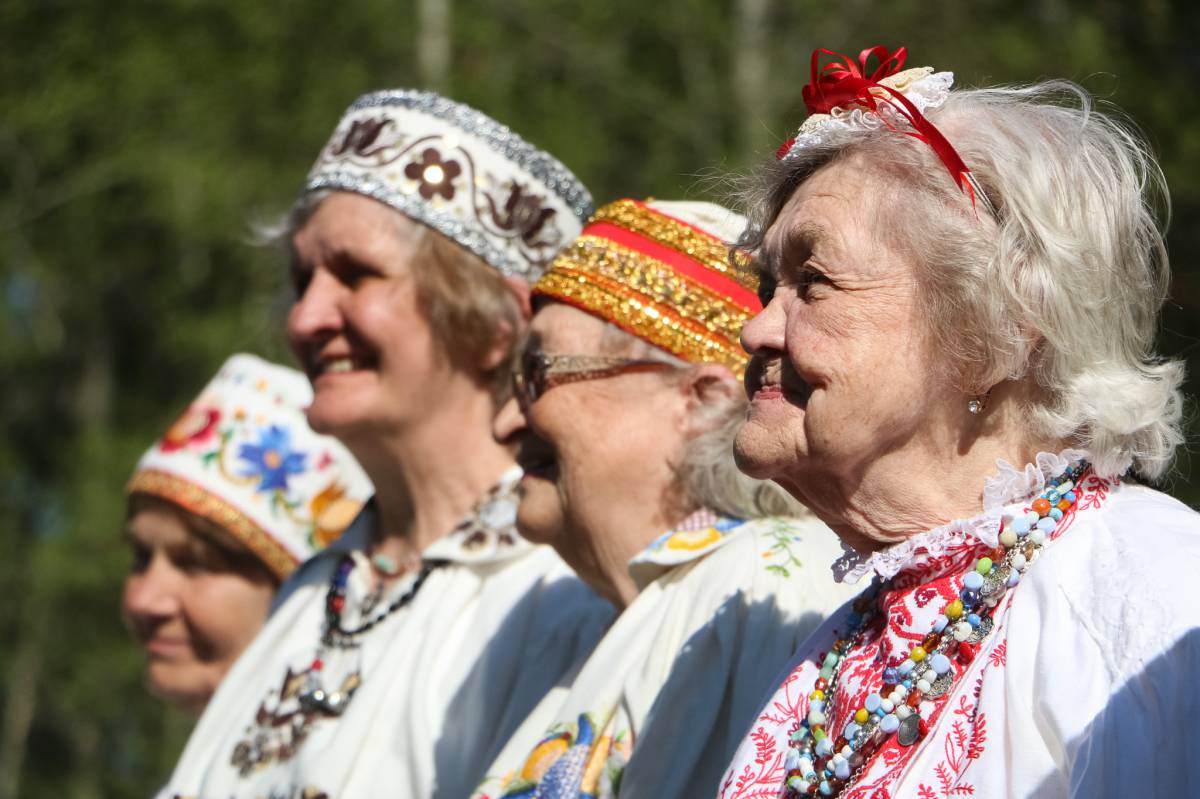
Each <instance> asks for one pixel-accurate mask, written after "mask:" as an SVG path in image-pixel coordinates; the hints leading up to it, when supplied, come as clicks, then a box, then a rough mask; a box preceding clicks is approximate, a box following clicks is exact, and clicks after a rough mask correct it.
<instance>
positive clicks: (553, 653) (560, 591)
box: [160, 471, 612, 799]
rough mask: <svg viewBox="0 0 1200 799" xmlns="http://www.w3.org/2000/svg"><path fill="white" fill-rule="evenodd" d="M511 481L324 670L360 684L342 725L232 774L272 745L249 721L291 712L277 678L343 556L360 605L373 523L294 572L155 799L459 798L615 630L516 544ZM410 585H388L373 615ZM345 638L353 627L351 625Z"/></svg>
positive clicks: (288, 667)
mask: <svg viewBox="0 0 1200 799" xmlns="http://www.w3.org/2000/svg"><path fill="white" fill-rule="evenodd" d="M517 477H519V471H517V472H516V473H515V474H512V473H510V474H507V475H506V476H505V479H504V481H503V483H502V485H504V486H505V487H506V490H507V491H508V492H509V493H508V494H506V495H505V500H506V501H505V504H496V503H493V504H491V505H490V506H481V507H480V508H478V509H477V511H476V513H475V514H474V515H473V519H472V520H471V522H470V523H464V524H462V525H459V527H458V528H456V529H455V531H453V532H452V533H450V534H449V535H447V536H446V537H444V538H442V539H441V540H439V541H438V542H436V543H435V544H433V545H432V546H431V547H430V548H429V549H427V550H426V552H425V553H424V557H425V559H426V561H427V562H428V561H433V560H444V561H446V562H447V563H446V565H444V566H442V567H441V568H438V569H436V570H434V571H433V572H432V573H431V574H430V576H429V577H428V579H427V580H426V582H425V583H424V585H423V586H422V587H421V588H420V590H419V591H418V592H417V594H416V595H415V597H414V599H413V600H412V602H411V603H410V604H408V605H407V606H405V607H403V608H401V609H400V610H398V611H396V612H395V613H393V614H391V616H389V617H388V618H387V619H386V620H384V621H383V622H381V623H380V624H379V625H378V626H376V627H375V628H373V629H372V630H370V631H369V632H367V633H366V634H365V635H364V636H363V637H362V639H361V640H362V646H361V648H359V649H357V650H342V651H339V652H336V653H334V654H332V655H329V656H327V657H326V661H327V662H325V663H324V667H323V671H322V679H323V681H324V683H325V685H326V686H327V687H333V688H336V687H337V686H339V685H341V684H342V679H343V677H344V676H345V675H347V674H349V673H351V672H353V670H354V669H355V668H357V669H358V670H359V671H360V672H361V675H362V683H361V685H360V686H359V687H358V689H357V692H356V693H355V694H354V695H353V697H352V699H351V701H350V702H349V705H348V707H347V709H346V710H345V712H344V714H343V715H342V716H340V717H335V718H321V719H319V720H317V721H315V722H314V723H313V724H312V726H311V727H310V728H309V729H310V732H309V734H308V736H307V738H306V739H305V740H303V742H302V743H301V744H300V746H299V748H298V751H297V752H296V753H295V754H294V755H292V756H291V757H287V758H272V759H271V760H270V761H269V762H266V763H263V764H262V765H261V766H260V767H258V768H255V769H252V770H250V771H249V773H247V774H241V773H239V770H238V768H237V767H235V765H234V764H233V758H234V754H235V752H237V751H239V745H241V746H242V749H243V752H244V749H245V745H246V744H253V743H254V739H255V736H256V735H257V734H264V735H266V736H267V737H268V740H271V741H274V740H276V737H274V736H276V734H277V733H279V732H280V731H281V730H282V729H286V725H284V727H282V728H274V727H272V726H271V724H270V723H269V722H268V723H266V724H263V723H257V724H256V721H255V719H256V714H259V712H260V708H261V709H262V710H263V711H265V712H267V713H269V714H276V715H277V716H279V715H283V714H285V713H287V712H289V711H295V710H298V709H299V707H300V706H299V702H298V700H297V698H296V696H295V695H296V693H297V691H296V690H295V689H296V685H297V683H298V680H295V679H294V680H292V684H291V686H289V687H290V688H291V689H292V690H288V691H281V686H283V685H284V684H285V682H286V676H288V675H292V676H294V675H297V674H300V673H302V672H305V671H306V670H307V669H308V668H309V665H310V663H311V662H312V660H313V657H314V655H315V654H316V651H317V646H318V638H319V635H320V631H321V629H322V621H323V618H324V610H325V602H326V592H327V591H328V586H329V581H330V578H331V575H332V574H333V572H334V569H335V568H336V567H337V564H338V562H339V560H340V559H341V556H342V554H343V553H344V552H347V551H351V552H353V553H354V557H355V559H356V563H357V565H356V568H355V569H354V570H353V571H352V572H351V573H350V579H349V582H348V585H347V595H346V599H347V607H348V608H350V607H359V606H360V605H361V603H362V601H363V599H364V598H365V597H366V595H367V593H368V586H367V584H366V581H365V580H364V578H363V574H364V572H365V571H366V570H367V568H368V567H367V564H366V559H365V557H364V556H363V554H362V549H363V547H364V545H365V543H366V541H367V540H368V537H369V532H370V530H371V528H372V527H373V525H374V520H373V519H372V518H371V517H370V515H364V517H362V518H360V520H359V521H358V522H356V523H355V525H354V526H353V527H352V528H351V530H350V531H348V532H347V534H346V536H344V537H343V539H342V540H341V541H339V542H338V543H337V544H335V545H334V547H331V548H330V549H329V550H326V551H325V552H323V553H322V554H321V555H319V556H318V557H316V558H314V559H313V560H311V561H309V562H308V563H307V564H306V565H305V566H304V567H302V568H301V569H300V570H299V571H298V572H297V574H296V575H295V576H294V577H293V578H292V579H291V580H290V581H289V582H288V583H286V584H285V585H284V588H283V591H282V593H281V596H280V598H279V599H278V600H277V607H276V610H275V611H274V613H273V615H272V616H271V618H270V620H269V621H268V623H267V625H266V626H265V627H264V629H263V631H262V633H260V635H259V636H258V638H257V639H255V641H254V643H253V644H252V645H251V646H250V647H249V648H248V649H247V650H246V652H245V653H244V654H243V655H242V657H241V658H240V659H239V660H238V662H237V663H236V664H235V665H234V667H233V669H232V670H231V671H230V673H229V674H228V676H227V677H226V678H225V681H224V682H223V683H222V685H221V687H220V689H219V690H218V691H217V694H216V696H215V697H214V698H213V700H212V702H211V703H210V704H209V705H208V708H207V709H206V710H205V712H204V715H203V716H202V717H201V719H200V722H199V724H198V725H197V727H196V729H195V731H194V732H193V734H192V737H191V739H190V740H189V741H188V745H187V748H186V749H185V751H184V753H183V756H182V758H181V760H180V762H179V764H178V766H177V767H176V770H175V773H174V774H173V775H172V777H171V779H170V782H169V783H168V784H167V786H166V787H165V788H164V789H163V790H162V792H161V793H160V796H162V797H173V796H183V797H206V798H207V799H229V797H255V798H256V799H263V798H265V797H272V798H273V799H275V798H286V799H300V797H306V798H307V797H310V796H312V797H316V796H328V797H338V799H358V798H359V797H383V796H387V797H400V796H403V797H413V799H417V798H418V797H444V798H445V799H459V798H460V797H463V796H466V795H467V793H468V792H469V791H470V790H471V789H472V788H473V787H474V786H475V785H476V784H477V783H478V781H479V780H480V779H481V778H482V775H483V767H484V765H486V763H488V762H489V761H490V759H491V758H492V757H494V756H495V754H496V752H497V751H498V749H499V744H501V743H502V742H503V741H505V740H507V738H508V736H509V734H511V732H512V731H513V730H514V729H515V728H516V726H517V725H518V724H519V723H520V722H521V720H522V719H523V718H524V717H525V716H526V715H527V714H528V713H529V712H530V710H531V709H532V708H533V707H534V706H535V705H536V703H537V702H538V700H539V699H540V698H541V697H542V696H543V695H544V694H545V693H546V692H547V691H548V690H549V689H550V688H551V687H553V686H554V685H555V684H556V683H557V682H559V681H560V679H561V678H562V676H563V675H564V673H566V672H568V671H569V669H570V668H571V667H572V665H573V664H575V663H576V662H578V661H579V660H580V659H581V658H582V657H583V656H584V655H585V654H586V653H587V652H589V651H590V650H591V649H592V647H593V646H594V644H595V642H596V641H597V640H598V639H599V637H600V635H601V633H602V632H603V629H604V627H605V626H606V625H607V624H608V622H609V620H610V619H611V617H612V608H611V606H610V605H609V604H608V603H606V602H604V601H603V600H601V599H599V598H598V597H597V596H596V595H595V594H594V593H592V592H591V590H590V589H588V588H587V587H586V586H584V585H583V584H582V583H581V582H579V580H578V579H577V578H576V577H574V575H573V574H572V573H571V572H570V571H569V570H568V569H567V567H566V566H565V564H563V563H562V561H561V560H559V558H558V557H557V555H555V554H554V552H553V550H551V549H549V548H547V547H539V546H533V545H532V544H529V543H528V542H526V541H524V540H523V539H520V538H519V537H517V536H516V534H515V532H514V531H513V529H512V527H511V522H512V502H513V501H515V500H514V497H513V495H512V494H511V489H512V486H513V483H515V478H517ZM411 582H412V578H411V577H410V578H409V579H406V580H401V584H400V585H397V586H396V587H395V589H394V591H393V592H392V593H391V594H390V595H389V596H387V597H384V599H383V601H382V602H381V603H380V604H379V605H378V606H377V610H376V613H377V612H378V608H381V607H383V606H385V605H386V603H387V602H389V601H390V600H391V599H392V598H394V597H396V596H399V595H400V594H402V593H404V592H405V591H406V590H407V589H408V588H409V587H410V585H411ZM369 615H375V614H374V613H372V614H369ZM348 624H351V625H353V624H357V621H356V620H355V619H354V617H353V616H351V617H350V618H349V621H348ZM281 692H282V693H286V694H287V697H286V698H285V699H284V700H282V701H281V700H280V693H281ZM295 718H296V719H297V720H300V719H302V718H303V716H302V715H297V716H296V717H295Z"/></svg>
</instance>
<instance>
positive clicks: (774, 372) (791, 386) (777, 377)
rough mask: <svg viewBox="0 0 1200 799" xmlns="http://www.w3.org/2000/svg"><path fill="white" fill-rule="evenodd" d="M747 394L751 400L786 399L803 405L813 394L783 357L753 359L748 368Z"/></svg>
mask: <svg viewBox="0 0 1200 799" xmlns="http://www.w3.org/2000/svg"><path fill="white" fill-rule="evenodd" d="M746 394H747V395H748V396H749V398H750V401H751V402H753V401H755V400H772V399H786V400H788V401H790V402H792V403H793V404H796V405H803V404H804V403H806V402H807V401H808V398H809V396H810V395H811V394H812V388H811V387H810V386H809V385H808V383H806V382H805V381H804V380H802V379H800V377H799V376H798V375H797V374H796V373H795V371H793V370H792V369H790V368H787V367H785V365H784V363H783V360H782V359H781V358H772V359H771V360H769V361H764V360H760V359H757V358H756V359H753V360H752V361H751V363H750V367H749V368H748V369H747V370H746Z"/></svg>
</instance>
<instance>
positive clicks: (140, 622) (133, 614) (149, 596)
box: [121, 554, 182, 627]
mask: <svg viewBox="0 0 1200 799" xmlns="http://www.w3.org/2000/svg"><path fill="white" fill-rule="evenodd" d="M181 577H182V575H180V573H179V572H178V570H176V569H175V568H174V567H173V566H172V565H171V564H170V562H169V561H168V560H167V558H166V557H165V556H163V555H162V554H155V555H154V556H153V557H151V559H150V562H149V563H148V564H147V565H146V567H145V568H144V569H142V570H141V571H138V572H131V573H130V574H129V576H127V577H126V578H125V591H124V595H123V597H122V600H121V610H122V612H123V613H124V615H125V617H126V619H127V620H128V621H129V622H130V623H131V624H132V625H134V626H143V627H144V626H145V625H148V624H153V623H155V622H158V621H162V620H164V619H168V618H170V617H171V616H174V615H175V614H177V613H178V612H179V609H180V607H181V602H180V591H181V588H182V585H181V582H180V580H181Z"/></svg>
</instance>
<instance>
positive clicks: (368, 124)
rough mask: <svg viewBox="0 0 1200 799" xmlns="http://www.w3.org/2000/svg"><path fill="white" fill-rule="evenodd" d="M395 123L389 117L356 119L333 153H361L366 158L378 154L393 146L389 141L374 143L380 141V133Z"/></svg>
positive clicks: (336, 154)
mask: <svg viewBox="0 0 1200 799" xmlns="http://www.w3.org/2000/svg"><path fill="white" fill-rule="evenodd" d="M394 124H395V123H394V122H393V121H392V120H390V119H388V118H387V117H368V118H366V119H356V120H355V121H354V123H353V124H352V125H350V129H349V130H347V131H346V135H345V136H344V137H343V138H342V141H341V144H338V145H337V146H335V147H334V148H333V151H332V154H333V155H335V156H338V155H345V154H346V153H351V152H352V153H354V154H355V155H361V156H363V157H366V158H369V157H371V156H373V155H376V154H377V153H379V152H380V151H381V150H385V149H387V148H388V147H389V146H391V145H390V144H387V143H381V144H379V145H378V146H373V145H375V143H376V142H377V141H378V139H379V135H380V134H381V133H383V132H384V131H385V130H387V129H388V128H389V127H391V126H393V125H394Z"/></svg>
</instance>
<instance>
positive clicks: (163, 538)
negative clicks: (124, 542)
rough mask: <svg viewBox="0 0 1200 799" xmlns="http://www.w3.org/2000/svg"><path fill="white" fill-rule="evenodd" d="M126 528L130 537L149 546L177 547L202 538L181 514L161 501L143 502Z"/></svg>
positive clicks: (130, 518)
mask: <svg viewBox="0 0 1200 799" xmlns="http://www.w3.org/2000/svg"><path fill="white" fill-rule="evenodd" d="M125 528H126V531H127V534H128V535H129V537H130V538H132V539H134V540H136V541H137V542H138V543H141V544H144V545H147V546H162V547H175V546H179V545H182V544H188V543H192V540H193V539H199V538H200V536H199V535H198V534H196V533H195V532H193V531H192V530H191V529H190V528H189V527H188V526H187V524H185V523H184V520H183V519H182V518H181V516H180V514H178V513H175V512H173V511H172V510H170V509H169V508H167V507H165V506H164V505H163V504H161V503H159V502H147V503H144V504H142V505H141V507H139V508H137V509H136V510H135V511H134V512H133V514H132V515H131V516H130V517H129V521H128V522H126V524H125Z"/></svg>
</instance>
